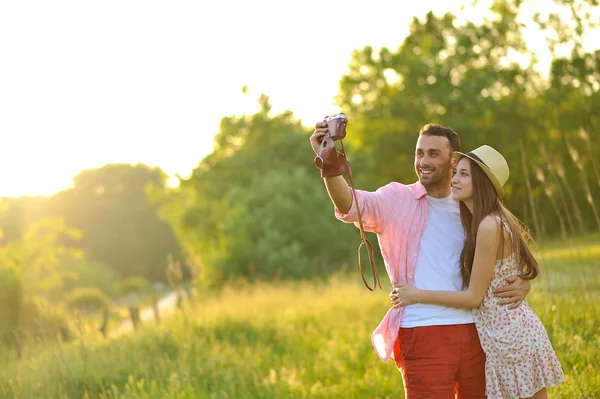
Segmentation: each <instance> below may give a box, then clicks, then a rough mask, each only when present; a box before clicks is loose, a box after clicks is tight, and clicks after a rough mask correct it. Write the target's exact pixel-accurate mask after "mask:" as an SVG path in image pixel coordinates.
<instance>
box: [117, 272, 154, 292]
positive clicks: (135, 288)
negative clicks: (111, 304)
mask: <svg viewBox="0 0 600 399" xmlns="http://www.w3.org/2000/svg"><path fill="white" fill-rule="evenodd" d="M149 289H150V284H148V281H147V280H146V279H144V278H143V277H140V276H131V277H127V278H126V279H123V280H121V281H119V283H118V292H119V294H120V295H121V296H127V295H136V294H144V293H147V292H148V291H149Z"/></svg>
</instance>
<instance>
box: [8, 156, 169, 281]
mask: <svg viewBox="0 0 600 399" xmlns="http://www.w3.org/2000/svg"><path fill="white" fill-rule="evenodd" d="M165 182H166V176H165V174H164V172H162V170H160V169H159V168H150V167H148V166H146V165H142V164H138V165H128V164H110V165H105V166H103V167H101V168H97V169H89V170H84V171H82V172H81V173H79V174H78V175H77V176H75V177H74V179H73V183H74V186H73V187H72V188H70V189H67V190H64V191H62V192H59V193H57V194H55V195H53V196H52V197H49V198H45V197H42V198H35V197H34V198H29V197H23V198H6V199H5V198H2V199H0V228H2V229H3V230H4V231H5V237H4V242H8V241H10V240H15V239H20V238H22V237H23V234H24V233H25V231H26V230H27V228H28V227H29V226H31V225H32V223H34V222H36V221H38V220H41V219H44V218H48V217H62V218H63V219H64V220H65V222H66V224H67V225H69V226H72V227H75V228H77V229H79V230H80V231H81V232H82V237H81V239H80V240H78V241H77V242H71V241H69V240H66V241H64V242H63V244H65V245H69V246H72V247H75V248H80V249H82V250H83V251H84V252H85V255H86V258H87V259H88V260H89V261H90V262H92V263H91V267H92V268H96V267H97V268H98V270H97V271H96V272H94V273H97V275H98V276H97V277H100V275H102V276H103V278H110V277H109V276H108V275H107V273H106V270H104V266H102V265H105V266H107V267H109V268H110V269H111V270H112V271H113V272H114V273H115V274H116V276H117V277H128V276H144V277H145V278H146V279H148V280H150V281H165V277H164V272H163V270H164V266H165V263H166V258H167V254H170V253H171V254H174V256H175V257H177V258H179V256H180V250H179V246H178V244H177V242H176V240H175V237H174V235H173V232H172V231H171V228H170V226H169V225H168V224H167V223H165V222H164V221H162V220H159V219H158V217H157V214H156V209H155V208H156V206H155V205H153V204H151V203H150V202H149V201H148V199H147V196H146V188H147V186H148V184H150V183H154V184H156V185H158V186H164V184H165ZM1 242H3V241H2V239H1V238H0V243H1Z"/></svg>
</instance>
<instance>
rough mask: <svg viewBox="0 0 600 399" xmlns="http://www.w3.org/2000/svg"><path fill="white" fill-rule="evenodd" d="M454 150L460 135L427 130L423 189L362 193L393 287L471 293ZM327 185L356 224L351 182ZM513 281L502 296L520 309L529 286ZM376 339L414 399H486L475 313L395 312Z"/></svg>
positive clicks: (340, 214) (315, 141) (419, 185)
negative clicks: (455, 193) (462, 261)
mask: <svg viewBox="0 0 600 399" xmlns="http://www.w3.org/2000/svg"><path fill="white" fill-rule="evenodd" d="M326 133H327V124H326V123H324V122H318V123H317V124H316V125H315V131H314V133H313V134H312V135H311V137H310V142H311V146H312V148H313V150H314V151H315V153H316V152H317V149H318V148H319V144H320V142H321V141H322V138H323V136H324V135H325V134H326ZM454 151H460V138H459V136H458V134H457V133H456V132H455V131H454V130H452V129H450V128H447V127H444V126H441V125H436V124H428V125H425V126H424V127H423V128H422V129H421V130H420V131H419V138H418V140H417V145H416V151H415V171H416V173H417V176H418V178H419V180H418V181H417V182H416V183H413V184H410V185H404V184H400V183H396V182H392V183H389V184H387V185H385V186H383V187H380V188H379V189H377V190H376V191H375V192H368V191H362V190H356V198H357V202H358V203H359V208H360V210H361V217H362V222H363V226H364V228H365V230H367V231H371V232H374V233H376V234H377V239H378V241H379V246H380V248H381V252H382V256H383V259H384V262H385V267H386V270H387V272H388V276H389V278H390V282H392V283H393V284H395V283H398V284H412V285H414V286H416V287H418V288H423V289H429V290H445V291H449V290H451V291H459V290H461V289H463V282H462V278H461V273H460V266H459V258H460V253H461V251H462V249H463V244H464V239H465V233H464V229H463V227H462V225H461V220H460V213H459V208H458V203H457V202H456V201H454V200H453V199H452V197H451V185H450V182H451V179H452V171H453V170H454V167H455V161H454V158H453V157H452V153H453V152H454ZM324 181H325V186H326V187H327V191H328V193H329V197H330V198H331V201H332V202H333V204H334V206H335V214H336V217H337V218H338V219H340V220H342V221H344V222H346V223H355V222H356V221H357V220H358V219H357V215H356V214H357V212H356V204H354V203H353V199H352V194H351V191H350V188H349V186H348V184H347V183H346V180H345V179H344V178H343V177H342V176H334V177H325V178H324ZM508 282H509V283H510V285H508V286H507V287H504V288H503V289H501V290H500V292H498V293H497V296H500V297H504V298H507V299H505V303H506V304H507V305H511V306H513V307H516V306H517V305H518V304H519V303H520V302H522V301H523V300H524V299H525V296H526V295H527V293H528V291H529V283H528V282H527V281H524V280H522V279H520V278H516V279H511V280H509V281H508ZM391 296H392V294H390V297H391ZM371 340H372V343H373V346H374V347H375V350H376V352H377V354H378V355H379V357H380V358H381V359H382V360H383V361H388V360H389V359H394V360H395V362H396V365H397V367H398V368H399V369H400V371H401V372H402V376H403V379H404V387H405V391H406V397H407V398H408V399H414V398H436V399H438V398H439V399H444V398H454V397H455V395H458V397H459V398H462V399H465V398H485V354H484V353H483V351H482V349H481V345H480V343H479V338H478V335H477V330H476V329H475V325H474V322H473V316H472V314H471V311H470V310H468V309H455V308H447V307H443V306H435V305H426V304H414V305H410V306H406V307H399V308H397V309H395V308H394V307H392V308H390V309H389V310H388V312H387V314H386V315H385V317H384V319H383V320H382V321H381V323H380V324H379V326H378V327H377V328H376V329H375V331H374V332H373V334H372V337H371Z"/></svg>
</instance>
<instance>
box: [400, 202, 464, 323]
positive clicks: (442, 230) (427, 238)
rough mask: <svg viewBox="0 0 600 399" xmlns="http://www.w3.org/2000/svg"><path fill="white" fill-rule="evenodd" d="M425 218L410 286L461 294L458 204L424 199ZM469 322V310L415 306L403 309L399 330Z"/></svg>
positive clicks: (418, 304)
mask: <svg viewBox="0 0 600 399" xmlns="http://www.w3.org/2000/svg"><path fill="white" fill-rule="evenodd" d="M428 200H429V216H428V218H427V226H426V227H425V231H424V232H423V236H422V237H421V242H420V244H419V255H418V258H417V265H416V268H415V276H414V285H415V287H417V288H421V289H424V290H439V291H461V290H462V289H463V288H462V277H461V274H460V253H461V252H462V249H463V245H464V241H465V231H464V229H463V227H462V224H461V222H460V211H459V208H458V203H457V202H456V201H455V200H453V199H452V196H449V197H447V198H434V197H431V196H428ZM467 323H473V315H472V313H471V309H457V308H449V307H445V306H438V305H429V304H423V303H416V304H414V305H409V306H407V307H406V308H405V309H404V314H403V316H402V324H401V326H402V327H405V328H409V327H419V326H438V325H448V324H467Z"/></svg>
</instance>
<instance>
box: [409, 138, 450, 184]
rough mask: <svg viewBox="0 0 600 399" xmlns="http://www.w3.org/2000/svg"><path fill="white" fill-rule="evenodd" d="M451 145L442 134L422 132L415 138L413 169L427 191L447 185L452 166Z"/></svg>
mask: <svg viewBox="0 0 600 399" xmlns="http://www.w3.org/2000/svg"><path fill="white" fill-rule="evenodd" d="M452 152H453V151H452V147H451V146H450V143H449V142H448V139H447V138H446V137H444V136H433V135H427V134H422V135H420V136H419V139H418V140H417V148H416V151H415V171H416V172H417V176H419V181H420V182H421V184H422V185H423V186H425V188H426V189H427V191H428V192H429V191H430V190H432V189H433V190H435V189H437V188H441V187H440V186H441V185H447V186H448V187H447V189H449V188H450V179H451V176H452V175H451V171H452V168H453V161H454V160H453V158H452Z"/></svg>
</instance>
